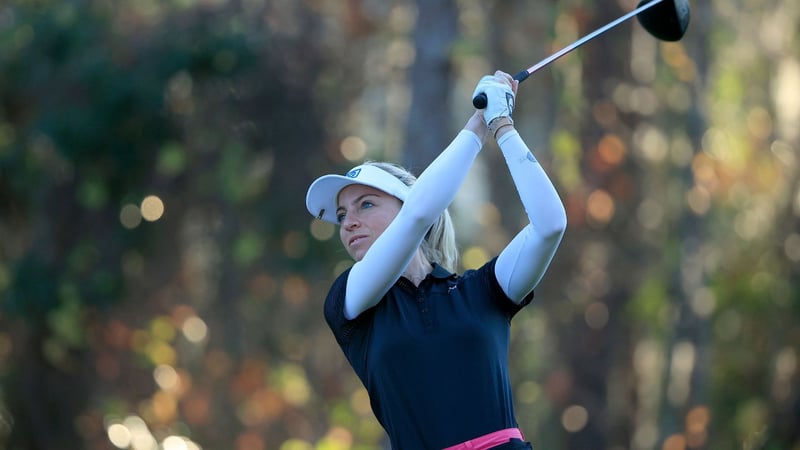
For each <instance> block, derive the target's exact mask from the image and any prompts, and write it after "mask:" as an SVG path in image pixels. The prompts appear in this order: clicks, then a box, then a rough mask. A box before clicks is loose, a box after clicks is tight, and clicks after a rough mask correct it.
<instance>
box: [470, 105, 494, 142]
mask: <svg viewBox="0 0 800 450" xmlns="http://www.w3.org/2000/svg"><path fill="white" fill-rule="evenodd" d="M464 129H465V130H469V131H471V132H473V133H475V135H476V136H478V139H480V141H481V143H482V144H483V143H485V142H486V138H487V137H489V129H488V127H487V126H486V123H485V122H484V120H483V111H475V114H473V115H472V117H470V118H469V120H467V124H466V125H464Z"/></svg>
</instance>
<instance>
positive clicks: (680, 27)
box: [636, 0, 691, 41]
mask: <svg viewBox="0 0 800 450" xmlns="http://www.w3.org/2000/svg"><path fill="white" fill-rule="evenodd" d="M651 1H652V0H642V1H641V2H639V6H643V5H645V4H647V3H650V2H651ZM690 15H691V14H690V12H689V0H661V2H660V3H659V4H657V5H655V6H653V7H651V8H649V9H647V10H645V11H642V12H641V13H639V14H637V15H636V18H637V19H639V23H640V24H642V27H643V28H644V29H645V30H647V32H648V33H650V34H652V35H653V36H654V37H656V38H657V39H660V40H662V41H679V40H680V39H681V38H682V37H683V35H684V33H686V29H687V28H688V27H689V17H690Z"/></svg>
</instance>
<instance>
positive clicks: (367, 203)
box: [361, 202, 375, 209]
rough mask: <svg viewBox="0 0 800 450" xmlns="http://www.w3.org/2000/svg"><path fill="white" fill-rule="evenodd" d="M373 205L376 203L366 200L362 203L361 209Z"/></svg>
mask: <svg viewBox="0 0 800 450" xmlns="http://www.w3.org/2000/svg"><path fill="white" fill-rule="evenodd" d="M373 206H375V205H373V204H372V202H364V203H362V204H361V209H367V208H372V207H373Z"/></svg>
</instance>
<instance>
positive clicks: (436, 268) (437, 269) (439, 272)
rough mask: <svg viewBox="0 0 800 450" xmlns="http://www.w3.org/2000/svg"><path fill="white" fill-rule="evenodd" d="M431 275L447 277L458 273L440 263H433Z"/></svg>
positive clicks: (440, 277)
mask: <svg viewBox="0 0 800 450" xmlns="http://www.w3.org/2000/svg"><path fill="white" fill-rule="evenodd" d="M430 276H432V277H433V278H439V279H445V278H452V277H455V276H456V274H454V273H450V272H448V271H447V269H445V268H444V267H442V266H440V265H439V264H438V263H433V271H431V273H430Z"/></svg>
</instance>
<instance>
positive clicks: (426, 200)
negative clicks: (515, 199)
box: [345, 114, 486, 319]
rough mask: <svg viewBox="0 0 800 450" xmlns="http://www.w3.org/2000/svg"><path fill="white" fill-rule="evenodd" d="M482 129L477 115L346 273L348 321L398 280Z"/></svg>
mask: <svg viewBox="0 0 800 450" xmlns="http://www.w3.org/2000/svg"><path fill="white" fill-rule="evenodd" d="M485 129H486V127H485V125H483V123H482V119H481V118H480V117H479V116H478V115H477V114H476V115H474V116H473V117H472V118H470V120H469V121H468V122H467V125H466V126H465V127H464V129H463V130H462V131H461V132H459V133H458V135H457V136H456V137H455V139H454V140H453V141H452V142H451V143H450V145H448V146H447V148H445V150H444V151H443V152H442V153H440V154H439V156H438V157H437V158H436V159H435V160H434V161H433V162H432V163H431V164H430V165H429V166H428V167H427V168H426V169H425V171H424V172H423V173H422V174H421V175H420V176H419V178H418V179H417V181H416V183H414V185H413V186H412V187H411V190H410V191H409V193H408V196H407V198H406V200H405V202H404V203H403V206H402V207H401V208H400V212H399V213H398V214H397V217H395V219H394V220H393V221H392V223H391V224H390V225H389V226H388V227H387V228H386V230H385V231H384V232H383V234H381V236H380V237H379V238H378V239H376V240H375V242H374V243H373V244H372V247H370V249H369V250H368V251H367V252H366V253H365V255H364V257H363V258H362V259H361V261H358V262H356V263H355V264H354V265H353V268H352V269H351V270H350V275H349V276H348V279H347V290H346V294H345V316H346V317H347V318H349V319H353V318H355V317H357V316H358V315H359V314H361V313H362V312H364V311H366V310H367V309H369V308H371V307H372V306H374V305H376V304H377V303H378V302H379V301H380V299H381V297H383V295H384V294H385V293H386V292H387V291H388V290H389V288H390V287H391V286H392V285H393V284H394V283H395V282H396V281H397V280H398V278H400V276H401V275H402V274H403V271H404V270H405V268H406V266H408V264H409V262H410V261H411V259H412V258H413V257H414V255H415V254H416V253H417V250H418V249H419V246H420V244H421V243H422V240H423V238H424V237H425V233H427V231H428V229H429V228H430V226H431V225H432V224H433V222H434V221H435V220H436V219H437V218H438V217H439V215H440V214H441V213H442V212H443V211H444V209H445V208H447V207H448V206H449V205H450V203H451V202H452V201H453V198H454V197H455V195H456V192H457V191H458V189H459V187H461V184H462V182H463V181H464V178H465V177H466V175H467V173H468V172H469V169H470V167H471V166H472V163H473V162H474V161H475V157H476V156H477V154H478V152H480V150H481V147H482V146H483V141H484V138H485Z"/></svg>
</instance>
